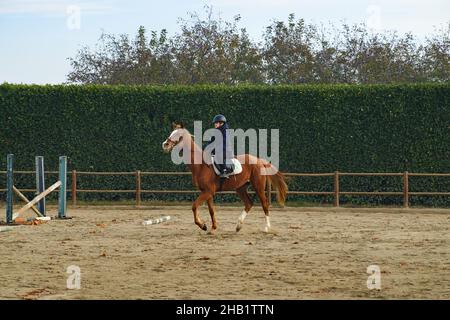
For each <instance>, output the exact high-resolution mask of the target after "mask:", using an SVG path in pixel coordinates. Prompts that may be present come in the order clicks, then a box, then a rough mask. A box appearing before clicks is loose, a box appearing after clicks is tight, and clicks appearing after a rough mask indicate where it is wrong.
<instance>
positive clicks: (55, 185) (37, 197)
mask: <svg viewBox="0 0 450 320" xmlns="http://www.w3.org/2000/svg"><path fill="white" fill-rule="evenodd" d="M60 185H61V181H58V182H56V183H54V184H53V185H52V186H51V187H50V188H48V189H47V190H45V191H44V192H42V193H41V194H38V195H37V196H36V197H35V198H34V199H33V200H31V201H30V202H29V203H28V204H26V205H25V206H23V207H22V208H21V209H20V210H19V211H17V212H16V213H14V214H13V220H14V219H16V218H17V217H18V216H19V215H20V214H21V213H23V212H25V211H26V210H28V209H30V208H31V207H32V206H33V205H35V204H36V203H38V202H39V200H41V199H42V198H44V197H45V196H46V195H48V194H49V193H50V192H52V191H54V190H55V189H56V188H58V187H59V186H60Z"/></svg>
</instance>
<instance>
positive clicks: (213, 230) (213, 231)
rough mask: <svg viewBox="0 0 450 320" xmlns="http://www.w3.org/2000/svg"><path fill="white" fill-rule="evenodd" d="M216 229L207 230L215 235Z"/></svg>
mask: <svg viewBox="0 0 450 320" xmlns="http://www.w3.org/2000/svg"><path fill="white" fill-rule="evenodd" d="M216 230H217V229H211V230H209V232H208V234H210V235H215V234H216Z"/></svg>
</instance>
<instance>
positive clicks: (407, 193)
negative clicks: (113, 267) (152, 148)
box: [0, 170, 450, 208]
mask: <svg viewBox="0 0 450 320" xmlns="http://www.w3.org/2000/svg"><path fill="white" fill-rule="evenodd" d="M14 173H15V174H35V172H34V171H14ZM45 173H49V174H53V173H58V172H57V171H46V172H45ZM0 174H6V171H0ZM190 174H191V173H190V172H170V171H168V172H164V171H161V172H157V171H140V170H137V171H131V172H89V171H77V170H72V172H71V177H72V186H71V189H70V190H69V192H70V193H71V198H72V205H77V193H134V194H135V196H136V205H137V206H139V205H140V204H141V199H142V194H143V193H154V194H158V193H165V194H169V193H191V194H195V193H199V192H200V191H199V190H160V189H149V190H143V189H142V188H141V178H142V176H155V175H163V176H165V175H176V176H183V175H190ZM284 175H285V176H287V177H289V176H291V177H333V191H299V190H289V191H288V194H295V195H332V196H333V205H334V206H335V207H339V205H340V202H339V200H340V199H339V198H340V196H341V195H358V196H359V195H364V196H403V207H405V208H408V207H409V197H410V196H450V192H425V191H424V192H410V191H409V178H410V177H450V173H410V172H408V171H405V172H402V173H398V172H386V173H378V172H373V173H367V172H339V171H335V172H331V173H298V172H287V173H284ZM78 176H135V189H129V190H113V189H78V188H77V177H78ZM343 176H355V177H356V176H367V177H370V176H385V177H388V176H398V177H402V182H403V183H402V185H403V190H402V191H398V192H388V191H373V192H359V191H342V190H341V189H340V187H339V182H340V179H339V178H340V177H343ZM21 190H22V191H24V192H33V191H36V190H35V189H21ZM0 191H1V192H4V191H6V189H0ZM266 192H267V195H268V199H269V203H270V202H271V198H272V197H271V195H273V194H276V191H272V186H271V184H270V183H268V184H267V190H266ZM219 193H221V194H230V193H234V191H221V192H219ZM249 193H255V192H254V191H249Z"/></svg>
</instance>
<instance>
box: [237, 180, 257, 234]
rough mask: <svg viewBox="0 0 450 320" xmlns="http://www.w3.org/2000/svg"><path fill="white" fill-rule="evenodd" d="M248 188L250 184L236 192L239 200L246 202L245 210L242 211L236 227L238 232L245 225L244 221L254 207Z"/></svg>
mask: <svg viewBox="0 0 450 320" xmlns="http://www.w3.org/2000/svg"><path fill="white" fill-rule="evenodd" d="M247 188H248V184H245V185H243V186H242V187H240V188H238V189H236V192H237V194H238V196H239V198H241V200H242V201H243V202H244V206H245V207H244V210H242V213H241V215H240V216H239V219H238V222H237V225H236V232H238V231H239V230H241V228H242V224H243V223H244V220H245V217H246V216H247V214H248V213H249V211H250V209H251V208H252V207H253V201H252V199H250V196H249V195H248V192H247Z"/></svg>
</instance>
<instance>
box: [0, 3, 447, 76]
mask: <svg viewBox="0 0 450 320" xmlns="http://www.w3.org/2000/svg"><path fill="white" fill-rule="evenodd" d="M206 5H208V6H212V8H213V12H214V14H215V17H219V16H220V17H221V18H222V19H224V20H227V21H231V20H232V19H233V17H234V16H236V15H238V14H239V15H240V16H241V22H240V24H239V26H240V27H245V28H246V29H247V31H248V32H249V34H250V36H251V38H252V39H253V40H255V41H258V40H261V38H262V33H263V31H264V29H265V27H266V26H268V25H270V23H271V22H273V21H274V20H284V21H286V20H287V17H288V15H289V14H290V13H294V14H295V15H296V17H297V18H304V19H305V20H306V22H308V23H314V24H319V23H324V24H328V23H329V22H331V23H335V24H337V25H339V24H340V23H341V22H343V21H345V22H347V23H351V24H352V23H361V22H363V23H366V24H367V25H368V26H369V27H370V28H372V29H374V30H378V31H383V30H395V31H398V32H399V33H400V34H403V33H406V32H412V33H413V34H414V35H416V36H417V37H418V38H419V39H422V40H423V39H425V37H426V36H427V35H430V34H431V33H433V32H434V30H435V28H442V27H444V26H445V24H446V23H448V22H449V21H450V1H449V0H428V1H424V0H340V1H337V0H335V1H331V0H328V1H326V0H185V1H181V0H178V1H176V0H158V1H153V0H147V1H145V0H122V1H119V0H0V83H3V82H9V83H26V84H31V83H35V84H58V83H64V82H66V80H67V74H68V73H69V72H70V70H71V67H70V63H69V60H68V58H69V57H75V56H76V53H77V51H78V50H79V49H80V48H82V47H83V46H89V47H91V48H92V47H93V46H94V45H95V44H96V42H97V40H98V38H99V37H100V35H101V34H102V32H106V33H110V34H123V33H126V34H129V35H132V36H134V35H135V34H136V31H137V29H138V27H139V26H140V25H142V26H144V27H145V28H146V29H147V30H157V31H159V30H161V29H167V30H168V32H169V34H170V35H173V34H175V33H176V32H178V31H179V19H180V18H185V19H187V18H189V15H188V13H190V12H191V13H192V12H197V13H200V14H204V12H205V10H204V7H205V6H206Z"/></svg>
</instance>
